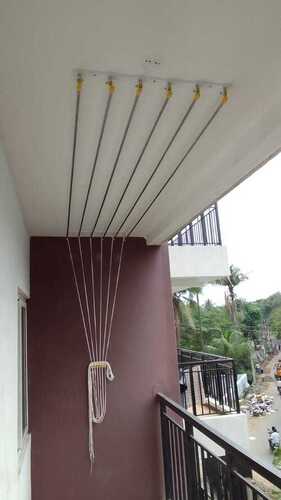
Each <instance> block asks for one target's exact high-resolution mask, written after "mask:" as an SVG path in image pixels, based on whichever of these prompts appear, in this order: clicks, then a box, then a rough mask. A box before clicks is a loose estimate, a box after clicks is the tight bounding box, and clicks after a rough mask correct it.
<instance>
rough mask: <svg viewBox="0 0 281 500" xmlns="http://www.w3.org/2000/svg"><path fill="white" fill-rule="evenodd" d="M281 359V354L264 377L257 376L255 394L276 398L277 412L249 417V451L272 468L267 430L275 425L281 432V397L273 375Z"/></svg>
mask: <svg viewBox="0 0 281 500" xmlns="http://www.w3.org/2000/svg"><path fill="white" fill-rule="evenodd" d="M279 358H280V359H281V353H278V354H277V355H276V356H274V357H273V358H272V359H271V360H270V361H269V362H268V363H267V364H266V365H265V367H264V373H263V375H258V376H257V384H256V388H255V392H256V393H258V392H261V393H265V394H267V395H268V396H273V397H274V402H273V406H272V408H273V409H274V410H275V411H274V413H272V414H271V415H266V416H259V417H250V416H249V417H248V429H249V450H250V452H251V454H252V455H254V456H255V457H258V458H259V459H260V460H262V461H263V462H264V463H265V464H266V465H271V466H272V452H271V450H270V448H269V444H268V432H267V429H268V428H271V427H272V426H273V425H274V426H275V427H277V429H278V431H279V432H280V431H281V396H280V395H279V393H278V391H277V384H276V381H275V378H274V374H273V366H274V364H275V363H276V362H277V361H278V359H279Z"/></svg>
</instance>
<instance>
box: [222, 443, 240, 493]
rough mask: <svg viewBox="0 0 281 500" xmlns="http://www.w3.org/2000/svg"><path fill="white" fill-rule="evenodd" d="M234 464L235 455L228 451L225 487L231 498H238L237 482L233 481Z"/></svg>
mask: <svg viewBox="0 0 281 500" xmlns="http://www.w3.org/2000/svg"><path fill="white" fill-rule="evenodd" d="M233 466H234V457H233V455H232V453H230V452H229V451H227V453H226V478H225V488H226V489H227V492H228V493H229V500H236V499H237V491H235V484H234V481H233V474H232V468H233ZM239 498H240V497H239ZM241 500H242V499H241Z"/></svg>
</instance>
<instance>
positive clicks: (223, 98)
mask: <svg viewBox="0 0 281 500" xmlns="http://www.w3.org/2000/svg"><path fill="white" fill-rule="evenodd" d="M227 101H228V94H227V88H226V87H224V88H223V94H222V98H221V102H222V104H226V103H227Z"/></svg>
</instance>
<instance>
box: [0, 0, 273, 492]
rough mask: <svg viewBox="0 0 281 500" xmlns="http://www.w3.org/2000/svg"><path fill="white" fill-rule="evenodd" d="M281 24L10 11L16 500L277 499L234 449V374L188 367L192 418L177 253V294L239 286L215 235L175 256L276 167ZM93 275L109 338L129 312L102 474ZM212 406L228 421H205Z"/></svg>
mask: <svg viewBox="0 0 281 500" xmlns="http://www.w3.org/2000/svg"><path fill="white" fill-rule="evenodd" d="M280 16H281V4H280V3H279V2H272V3H271V5H270V8H269V7H268V3H266V2H261V1H258V2H257V1H254V0H250V1H249V2H244V1H243V2H242V0H237V1H236V2H225V3H223V2H200V1H199V2H196V3H194V2H193V3H190V2H181V3H180V2H165V1H164V2H163V1H160V0H156V1H155V2H151V1H149V2H148V1H147V0H145V1H144V2H140V3H139V2H134V1H132V0H121V1H120V2H116V1H115V2H113V1H112V0H109V1H103V2H98V1H97V0H93V1H91V2H89V1H86V0H80V1H79V2H69V1H66V0H61V1H59V2H58V1H56V2H55V1H53V0H50V1H48V2H38V1H35V0H30V1H29V2H13V1H10V2H4V1H2V3H1V30H0V47H1V69H0V75H1V77H0V88H1V91H0V126H1V143H2V146H1V155H0V230H1V232H0V234H1V244H0V257H1V258H0V269H1V272H0V366H1V377H0V396H1V399H0V428H1V439H0V498H1V500H30V498H31V495H32V498H33V500H50V499H52V500H77V499H81V500H90V499H91V500H92V499H93V498H94V499H95V500H129V499H130V500H162V499H163V498H165V499H166V500H187V499H188V500H199V499H202V498H205V499H207V498H222V499H225V500H226V499H230V498H231V499H232V500H234V499H235V500H236V499H241V500H244V499H246V498H247V499H248V498H252V499H255V500H260V499H264V498H268V497H267V496H266V495H262V494H261V493H260V492H259V490H258V486H257V483H254V482H253V481H252V478H253V474H254V477H255V480H257V475H256V474H258V475H259V476H263V477H264V478H266V480H267V481H268V482H271V483H272V484H274V485H276V486H278V487H279V488H281V478H280V475H279V474H277V473H276V472H274V471H272V470H269V469H268V468H266V467H264V466H263V465H262V464H260V463H259V462H258V460H257V458H256V457H249V456H248V454H247V451H245V450H244V451H243V450H241V449H240V448H239V443H237V442H235V443H234V442H232V441H231V440H230V439H228V437H226V434H228V431H229V434H230V432H232V425H233V423H232V422H233V419H234V418H236V417H237V420H239V419H240V415H239V403H238V402H237V401H238V399H237V395H236V392H235V391H236V384H235V368H233V367H232V366H230V365H231V363H232V360H225V359H224V360H221V359H217V358H215V359H207V358H204V356H206V355H204V354H202V353H195V354H194V353H191V354H190V353H189V354H188V356H189V357H190V356H191V357H192V356H195V358H194V359H193V360H192V359H191V360H190V359H188V368H187V371H188V374H189V377H190V380H192V378H193V375H192V373H191V372H192V371H193V368H192V367H197V366H202V367H203V368H202V370H201V374H200V375H196V376H197V378H198V380H197V385H196V387H197V392H196V387H194V388H193V389H192V387H191V386H190V389H192V390H191V392H190V394H191V398H192V405H191V406H190V405H188V409H192V411H193V413H195V415H193V414H192V413H187V411H186V410H185V409H184V408H183V406H182V404H181V400H180V391H179V373H178V360H177V350H176V336H175V334H174V333H175V332H174V320H173V310H172V300H171V279H170V269H169V252H170V259H171V273H172V280H173V287H174V290H176V289H179V288H181V287H186V286H187V285H188V286H191V285H192V284H197V285H198V284H200V283H201V282H205V280H207V281H210V280H212V279H216V277H219V276H222V275H224V273H225V272H226V268H227V260H226V254H225V249H224V248H223V247H222V246H221V244H220V243H221V241H220V236H219V235H218V234H216V235H213V236H214V237H215V238H218V240H216V241H217V242H218V243H219V244H218V245H217V244H215V245H205V244H204V242H205V241H207V240H206V239H204V238H206V237H207V238H208V236H207V234H204V235H203V244H202V245H200V248H196V247H195V246H192V245H190V246H188V245H186V246H180V245H170V246H169V247H168V245H167V243H166V242H167V241H168V240H170V238H171V236H172V235H174V234H176V233H177V232H178V230H179V228H182V227H184V226H185V225H186V224H187V223H188V221H192V220H194V217H196V216H197V215H198V214H200V213H202V212H205V210H204V209H205V207H209V206H211V205H212V204H213V203H214V202H215V201H216V200H218V199H219V198H220V197H221V196H223V195H224V194H225V193H226V192H227V191H229V190H231V189H232V188H233V187H234V186H235V185H237V184H238V183H239V182H241V181H242V180H243V179H244V178H245V177H247V176H248V175H250V174H251V173H252V172H253V171H254V170H255V169H257V168H258V167H260V166H261V165H262V164H263V163H264V162H266V161H267V160H268V159H269V158H271V157H272V156H273V155H275V154H276V153H277V152H278V151H279V149H280V137H281V88H280V77H281V67H280V41H281V32H280ZM155 54H157V57H156V56H155ZM158 55H159V57H158ZM81 67H82V69H83V71H82V77H83V78H84V80H85V81H84V84H83V89H82V91H81V88H80V87H81V81H80V76H79V75H80V73H81V70H79V71H78V70H77V68H81ZM100 70H102V71H100ZM103 70H104V71H103ZM130 75H131V76H130ZM76 79H77V80H78V82H77V91H76V94H75V92H74V91H73V88H74V86H75V80H76ZM202 79H203V80H204V81H202ZM206 79H208V81H205V80H206ZM191 80H192V81H191ZM171 83H172V89H171V85H170V84H171ZM114 85H116V87H117V89H116V90H115V92H114ZM142 87H143V88H142ZM199 90H200V92H199ZM172 91H173V92H172ZM172 93H173V95H172ZM227 93H229V101H227ZM80 96H81V102H80ZM75 103H76V110H77V114H76V113H75ZM79 103H80V104H79ZM79 106H80V108H79ZM109 107H110V108H109ZM79 109H80V111H79ZM75 115H76V117H78V120H76V121H75V119H74V117H75ZM73 122H74V123H77V124H78V133H77V136H76V139H77V140H74V141H73V128H74V129H75V124H74V127H73ZM105 122H106V126H105V127H103V124H105ZM154 125H155V126H154ZM74 135H75V133H74ZM73 144H76V146H77V148H76V155H75V154H73ZM74 149H75V148H74ZM72 158H74V159H75V162H72ZM72 166H74V167H75V169H74V171H73V170H72ZM72 174H73V175H72ZM91 174H93V176H92V175H91ZM132 176H133V180H132V182H131V183H130V187H129V188H128V189H127V188H126V184H127V182H129V179H132ZM72 180H73V184H72ZM91 180H93V181H94V182H93V184H92V185H91V184H89V182H90V181H91ZM71 187H72V188H73V190H72V189H71ZM88 188H89V191H88ZM87 192H88V194H89V196H87ZM85 203H86V205H85ZM249 203H250V200H249ZM69 208H70V210H69ZM84 208H86V209H85V210H84ZM81 214H82V218H81ZM68 216H70V217H68ZM84 216H85V217H84ZM204 220H205V219H204V218H203V225H204ZM206 220H207V219H206ZM67 221H68V222H69V223H70V224H69V225H68V223H67ZM66 227H69V236H70V237H71V238H70V245H71V246H72V252H73V263H74V268H75V266H78V263H79V262H80V264H79V266H78V267H79V276H78V280H77V283H76V282H75V279H74V276H73V272H72V261H71V259H70V255H69V249H68V245H67V240H66ZM79 227H80V229H81V228H82V231H80V230H79ZM201 227H202V228H203V226H202V221H201ZM193 229H194V228H193ZM205 229H206V228H205ZM187 233H189V235H190V237H191V230H190V229H188V230H187V231H185V230H184V231H183V234H182V233H181V236H180V237H183V238H184V237H185V234H186V235H187V237H188V234H187ZM90 234H92V235H93V239H90V238H89V236H90ZM78 235H81V236H82V238H81V241H82V243H81V247H82V250H81V248H80V247H79V243H80V242H81V241H80V240H79V239H78V237H77V236H78ZM115 235H117V236H118V238H116V240H115V239H112V238H111V237H112V236H115ZM103 236H105V237H104V239H103ZM193 236H194V235H193ZM125 237H127V238H126V242H125V244H124V238H125ZM180 237H178V241H180ZM237 237H238V238H239V235H237ZM175 239H176V238H175ZM175 239H173V242H174V243H175ZM113 241H114V244H115V245H116V247H115V251H114V252H113V251H111V248H112V246H111V245H112V244H113V243H112V242H113ZM201 243H202V242H201ZM88 245H89V246H88ZM91 245H92V246H93V251H92V247H91ZM123 245H125V246H124V247H123ZM241 245H243V242H241ZM89 248H90V249H91V250H90V251H89ZM123 248H124V256H123V261H122V266H120V265H119V264H121V257H120V254H121V256H122V250H121V249H123ZM86 249H87V250H86ZM116 249H117V250H118V251H117V253H116ZM82 252H84V256H85V255H86V254H87V256H86V257H85V259H84V261H83V259H81V253H82ZM87 252H88V253H87ZM90 252H91V253H90ZM173 254H175V255H173ZM176 254H179V255H176ZM182 254H183V255H182ZM102 256H104V260H103V258H102ZM92 259H93V261H94V263H93V264H92ZM110 263H111V264H110ZM182 263H184V266H182ZM119 270H121V271H120V273H119ZM111 271H112V273H111ZM113 271H114V272H113ZM93 272H94V273H96V274H95V276H97V278H98V279H100V283H101V286H100V289H99V292H97V295H96V301H97V302H96V311H97V318H98V317H99V315H100V316H101V318H102V319H103V320H104V321H105V322H107V321H108V322H109V323H110V324H111V314H110V313H109V307H112V308H113V304H115V303H116V311H115V315H114V317H113V320H114V321H113V323H112V326H113V328H112V336H111V341H110V350H109V356H108V361H110V365H111V367H112V369H113V372H114V374H115V380H114V382H112V384H109V383H108V384H107V414H106V417H105V420H104V422H103V423H102V424H97V425H95V427H94V445H95V451H96V460H95V463H94V465H93V467H92V473H91V471H90V461H89V453H88V451H89V450H88V446H89V426H88V424H89V415H90V418H92V408H91V405H90V412H89V414H88V391H87V370H88V365H89V355H88V353H87V346H86V347H85V345H86V344H85V341H84V330H85V329H84V328H83V321H82V319H81V310H80V309H79V300H77V299H78V296H77V295H76V291H75V285H76V284H78V288H79V287H80V290H81V295H82V301H83V304H84V306H85V302H86V298H87V289H88V288H89V284H90V282H91V280H92V282H93V281H94V280H93ZM111 274H112V275H113V278H112V279H113V281H111V282H110V280H109V276H111ZM119 277H120V280H119ZM114 280H115V281H116V282H117V284H118V282H119V288H118V293H117V294H116V296H115V295H114V293H113V297H112V296H111V297H110V300H109V299H108V294H107V289H108V290H109V292H111V291H113V292H114V290H115V285H114V284H113V283H114ZM108 283H109V284H108ZM83 285H84V292H85V290H86V293H84V292H82V290H83ZM116 290H117V286H116ZM83 293H84V296H83ZM80 298H81V297H80ZM115 299H116V300H115ZM91 300H92V298H91ZM94 302H95V300H93V303H94ZM110 304H111V306H110ZM86 305H87V306H89V304H86ZM84 306H83V307H84ZM89 308H90V314H89V318H90V319H89V318H88V320H87V321H88V322H89V325H90V323H91V321H92V318H91V312H92V309H94V305H92V303H91V302H90V306H89ZM82 309H83V308H82ZM82 316H83V315H82ZM93 316H94V315H93ZM105 318H106V319H105ZM89 325H88V326H87V325H86V326H87V328H88V327H89V328H90V326H89ZM87 328H86V329H87ZM105 330H106V328H105ZM101 331H102V329H100V332H101ZM105 347H106V346H105ZM101 354H102V356H100V357H101V358H102V357H104V356H103V352H102V353H101ZM202 356H203V358H202ZM97 361H98V363H101V366H98V367H97V366H96V365H95V367H94V368H95V369H100V370H105V366H106V367H107V368H108V366H107V365H105V359H97ZM210 366H212V368H211V369H210V370H211V372H210V370H208V369H207V368H206V367H210ZM90 369H91V368H90ZM90 373H91V372H90ZM95 373H96V372H95ZM100 373H102V375H101V376H102V377H105V375H104V373H105V372H104V371H102V372H100ZM190 373H191V375H190ZM107 375H108V378H110V371H109V372H108V374H107ZM91 377H92V379H91V378H90V377H89V379H90V381H89V384H91V380H93V378H94V377H95V375H91ZM102 380H103V379H102ZM200 383H201V386H200ZM190 384H192V382H190ZM202 384H203V385H202ZM223 386H225V389H226V390H223V391H222V390H221V388H222V387H223ZM89 387H91V385H89ZM200 387H201V390H202V388H203V390H204V399H206V398H207V399H208V397H209V400H211V401H210V403H211V405H209V404H207V406H206V402H205V401H203V407H204V408H206V407H207V408H211V407H212V408H213V409H215V411H214V412H213V414H212V415H211V416H210V417H204V415H203V419H202V418H199V414H198V412H197V410H196V408H197V401H196V395H197V397H198V394H199V398H200V399H199V404H200V405H201V396H203V393H202V392H201V393H200ZM102 390H103V389H102ZM198 391H199V392H198ZM97 400H98V403H101V402H102V405H103V404H104V401H103V400H102V397H101V396H97ZM91 401H93V400H91ZM217 413H218V414H219V415H217ZM225 413H228V414H227V415H225ZM201 416H202V415H201ZM206 418H210V419H211V418H212V419H216V422H214V423H213V426H212V427H211V426H208V424H206ZM217 428H219V431H218V430H215V429H217ZM222 432H223V434H222ZM202 435H203V436H202ZM233 435H234V434H232V436H233ZM90 441H91V435H90ZM90 449H91V446H90ZM217 455H219V456H217Z"/></svg>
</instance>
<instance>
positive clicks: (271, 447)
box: [267, 429, 280, 453]
mask: <svg viewBox="0 0 281 500" xmlns="http://www.w3.org/2000/svg"><path fill="white" fill-rule="evenodd" d="M267 432H268V444H269V448H270V449H271V451H272V453H273V452H274V450H278V449H279V448H280V442H279V443H274V444H273V443H272V441H271V434H272V430H271V429H267Z"/></svg>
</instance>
